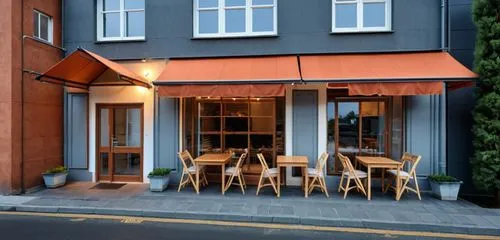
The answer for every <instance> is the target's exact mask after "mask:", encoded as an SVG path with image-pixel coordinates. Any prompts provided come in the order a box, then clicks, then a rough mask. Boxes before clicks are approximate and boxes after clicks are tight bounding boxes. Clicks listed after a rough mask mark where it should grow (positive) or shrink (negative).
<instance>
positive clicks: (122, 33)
mask: <svg viewBox="0 0 500 240" xmlns="http://www.w3.org/2000/svg"><path fill="white" fill-rule="evenodd" d="M469 3H470V1H469ZM456 9H457V7H456V6H455V5H453V4H452V3H450V4H448V2H447V1H443V2H442V3H441V2H439V1H434V0H421V1H399V0H376V1H364V0H352V1H337V0H318V1H301V0H286V1H285V0H171V1H164V0H106V1H104V0H96V1H87V0H72V1H64V2H63V5H62V13H63V17H62V18H63V19H64V22H63V27H62V28H63V33H64V34H63V35H64V38H63V42H64V47H65V49H66V56H67V58H66V59H65V60H64V61H63V62H61V63H60V64H57V65H55V66H54V67H53V68H51V69H50V70H49V71H47V72H45V73H44V74H42V75H41V76H39V79H40V80H42V81H47V82H56V83H60V84H64V85H66V86H70V87H73V88H68V87H67V88H65V93H64V114H63V115H64V156H65V157H64V164H65V165H66V166H67V167H68V168H69V170H70V178H72V179H74V180H84V181H135V182H147V181H148V179H147V174H148V173H149V171H151V170H152V169H153V168H155V167H168V168H172V169H174V175H176V173H178V172H179V170H181V168H182V165H181V164H180V162H179V160H178V159H177V153H178V152H179V151H182V150H186V149H187V150H189V151H190V152H191V153H192V155H194V156H195V157H196V156H199V155H201V154H203V153H206V152H218V151H227V150H232V151H235V152H236V153H237V154H238V153H240V152H241V151H243V150H244V149H249V150H250V158H249V160H248V161H247V162H246V163H245V166H246V167H244V169H245V170H244V171H245V177H246V178H247V179H248V180H249V181H250V182H252V181H255V180H257V179H258V176H259V174H260V168H259V162H258V160H257V159H256V157H255V153H257V152H263V153H264V155H265V156H266V160H267V161H268V164H269V165H271V166H275V160H276V156H277V155H305V156H308V158H309V161H310V165H311V166H313V165H314V163H315V161H316V159H317V158H318V157H319V155H320V154H321V153H323V152H329V153H330V159H329V160H328V163H327V167H326V172H327V174H328V177H327V182H328V183H327V185H329V187H332V186H336V182H337V181H338V177H339V173H340V171H341V170H342V169H341V167H340V162H339V160H338V159H337V158H336V157H335V155H336V153H343V154H345V155H347V156H349V157H351V159H352V160H354V158H355V156H357V155H370V156H387V157H391V158H394V159H399V158H400V157H401V155H402V153H403V152H406V151H408V152H412V153H415V154H419V155H422V161H421V163H420V164H419V166H418V169H417V173H418V174H419V176H421V177H420V181H422V184H423V185H422V186H423V188H426V187H427V186H426V182H425V176H427V175H429V174H433V173H440V172H450V173H451V172H452V171H450V169H458V168H455V167H454V166H455V165H456V164H457V163H458V162H464V161H466V160H464V159H463V158H464V157H458V156H456V155H453V154H455V153H451V151H448V149H450V148H451V147H453V146H451V145H452V143H453V144H455V142H456V141H457V140H456V139H453V140H450V138H454V136H455V135H453V134H456V131H469V128H467V129H464V127H463V125H461V124H460V123H457V122H456V121H457V120H455V119H454V118H453V116H454V115H453V114H459V112H463V110H464V108H462V107H461V106H458V105H449V104H448V103H449V101H450V97H451V96H454V95H456V94H457V92H456V91H462V92H463V91H470V90H464V88H461V89H458V90H454V89H455V88H457V87H455V86H457V85H460V84H461V83H462V82H464V81H469V80H471V79H473V78H474V75H473V74H472V73H471V72H469V71H468V70H467V69H465V68H464V67H463V66H461V65H460V64H458V63H457V62H456V61H455V60H454V59H453V58H452V57H451V56H450V55H448V54H447V53H446V50H447V49H448V47H449V46H450V44H449V42H452V43H453V41H452V40H450V39H452V38H453V37H454V36H455V35H456V34H454V33H455V32H453V31H452V32H451V34H450V32H449V30H450V27H449V26H450V25H451V26H454V25H453V24H457V26H460V22H459V21H463V20H464V19H459V20H457V21H458V22H457V23H455V22H454V20H455V18H453V17H451V18H450V16H451V14H453V13H454V12H455V11H454V10H456ZM462 10H463V9H462ZM461 13H463V12H461ZM468 13H469V14H470V6H469V11H468ZM448 19H450V20H451V21H449V20H448ZM451 29H453V28H451ZM449 40H450V41H449ZM452 54H453V52H452ZM457 54H460V56H458V55H457ZM96 55H97V56H96ZM471 55H472V52H471V51H470V52H469V53H467V51H462V52H460V53H458V51H456V52H455V56H456V57H458V58H464V59H467V57H469V56H471ZM101 56H102V57H101ZM103 58H107V59H111V60H112V61H113V62H114V63H118V64H119V67H118V66H115V65H113V63H110V62H107V60H106V59H103ZM89 59H90V60H89ZM464 61H465V62H463V63H464V64H465V65H466V66H470V65H468V64H467V63H466V61H467V60H464ZM95 62H97V65H98V66H97V65H96V66H94V65H92V64H95ZM436 66H442V67H441V68H439V67H438V68H436ZM122 67H123V68H124V69H122ZM399 70H401V71H399ZM119 82H120V83H119ZM123 83H125V84H123ZM142 83H145V84H142ZM457 83H460V84H457ZM366 84H367V85H366ZM131 85H142V86H131ZM149 85H151V87H149ZM75 87H76V88H75ZM465 89H466V88H465ZM452 90H453V91H452ZM450 108H453V113H450ZM450 122H452V124H450ZM61 125H62V124H61ZM451 126H453V127H454V128H456V129H455V130H452V129H450V127H451ZM467 141H469V142H470V140H464V142H460V144H465V145H467ZM457 144H458V143H457ZM449 155H453V157H452V158H450V156H449ZM457 158H459V159H457ZM450 166H453V167H450ZM457 171H462V172H463V170H457ZM210 173H211V174H210V176H211V177H213V179H218V178H216V176H217V174H219V173H218V172H217V170H216V169H213V170H210ZM286 176H287V177H286V179H285V180H286V183H287V184H288V185H298V184H300V172H299V171H298V170H296V169H287V170H286ZM177 177H179V176H177ZM174 182H175V181H174Z"/></svg>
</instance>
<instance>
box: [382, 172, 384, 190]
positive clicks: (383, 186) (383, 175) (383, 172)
mask: <svg viewBox="0 0 500 240" xmlns="http://www.w3.org/2000/svg"><path fill="white" fill-rule="evenodd" d="M384 185H385V169H384V168H382V192H384Z"/></svg>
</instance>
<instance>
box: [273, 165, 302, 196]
mask: <svg viewBox="0 0 500 240" xmlns="http://www.w3.org/2000/svg"><path fill="white" fill-rule="evenodd" d="M276 162H277V165H278V186H277V188H278V197H280V188H281V168H282V167H300V168H302V173H303V176H304V177H305V180H304V182H305V185H304V196H305V197H306V198H307V197H308V194H309V191H308V189H307V187H308V185H309V176H308V173H307V168H308V167H309V161H308V160H307V157H306V156H278V160H277V161H276Z"/></svg>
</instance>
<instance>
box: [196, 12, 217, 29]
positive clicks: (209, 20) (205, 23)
mask: <svg viewBox="0 0 500 240" xmlns="http://www.w3.org/2000/svg"><path fill="white" fill-rule="evenodd" d="M199 18H200V19H199V24H198V25H199V32H200V33H217V32H219V14H218V12H217V10H206V11H205V10H204V11H200V13H199Z"/></svg>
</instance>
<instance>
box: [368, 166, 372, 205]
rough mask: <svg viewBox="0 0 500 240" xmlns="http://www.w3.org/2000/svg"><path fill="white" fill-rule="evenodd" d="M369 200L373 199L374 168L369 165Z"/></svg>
mask: <svg viewBox="0 0 500 240" xmlns="http://www.w3.org/2000/svg"><path fill="white" fill-rule="evenodd" d="M367 185H368V187H367V188H368V189H367V190H368V200H372V168H371V167H370V166H368V184H367Z"/></svg>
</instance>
